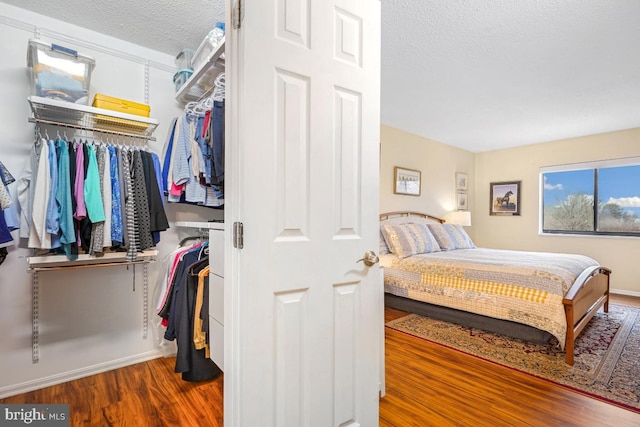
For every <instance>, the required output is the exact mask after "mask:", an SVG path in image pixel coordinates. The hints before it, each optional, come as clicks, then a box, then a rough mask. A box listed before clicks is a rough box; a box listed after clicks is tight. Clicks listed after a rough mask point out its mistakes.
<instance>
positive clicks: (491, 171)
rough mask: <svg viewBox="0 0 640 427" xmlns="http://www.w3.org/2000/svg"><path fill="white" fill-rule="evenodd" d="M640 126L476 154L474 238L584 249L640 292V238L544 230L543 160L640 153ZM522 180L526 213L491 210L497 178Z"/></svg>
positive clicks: (624, 285) (514, 245)
mask: <svg viewBox="0 0 640 427" xmlns="http://www.w3.org/2000/svg"><path fill="white" fill-rule="evenodd" d="M639 141H640V128H635V129H628V130H623V131H617V132H610V133H605V134H599V135H591V136H584V137H579V138H572V139H565V140H559V141H551V142H545V143H540V144H534V145H528V146H523V147H516V148H511V149H504V150H496V151H490V152H484V153H477V154H476V155H475V179H473V180H472V182H471V185H472V187H473V193H474V194H475V198H474V205H473V206H474V211H473V212H474V214H473V222H474V231H475V233H474V235H473V237H474V241H475V243H476V244H477V245H478V246H482V247H488V248H497V249H514V250H529V251H547V252H570V253H581V254H584V255H587V256H590V257H592V258H594V259H596V260H597V261H598V262H600V263H601V264H602V265H604V266H606V267H609V268H611V269H612V271H613V274H612V276H611V288H612V290H613V291H617V292H621V293H628V294H632V295H640V282H639V281H638V277H639V276H640V265H639V264H638V262H637V260H636V258H637V256H636V254H637V253H639V252H640V238H634V237H589V236H566V235H565V236H560V235H558V236H548V235H547V236H542V235H540V234H539V232H538V229H539V218H540V207H539V200H540V188H539V172H540V168H541V167H542V166H552V165H562V164H570V163H577V162H588V161H597V160H605V159H616V158H625V157H636V156H640V143H639ZM511 180H513V181H522V185H521V215H520V216H510V217H507V216H491V215H490V214H489V206H490V205H489V203H490V201H489V197H490V196H489V187H490V183H491V182H500V181H511Z"/></svg>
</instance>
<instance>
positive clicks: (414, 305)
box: [380, 212, 611, 365]
mask: <svg viewBox="0 0 640 427" xmlns="http://www.w3.org/2000/svg"><path fill="white" fill-rule="evenodd" d="M380 264H381V266H382V267H383V268H384V288H385V305H386V306H387V307H393V308H398V309H401V310H404V311H409V312H413V313H417V314H423V315H427V316H431V317H435V318H438V319H442V320H446V321H450V322H455V323H458V324H462V325H464V326H468V327H475V328H480V329H483V330H487V331H490V332H495V333H499V334H503V335H507V336H511V337H514V338H518V339H522V340H526V341H534V342H548V341H549V340H551V339H553V338H554V337H555V338H556V339H557V341H558V345H560V346H561V347H564V349H565V354H566V358H565V360H566V363H567V364H569V365H573V353H574V342H575V339H576V337H577V336H578V334H579V333H580V332H581V331H582V330H583V329H584V327H585V326H586V325H587V323H588V322H589V320H590V319H591V318H592V317H593V315H594V314H595V313H596V312H597V311H598V310H599V309H600V308H603V309H604V311H605V312H607V311H608V310H609V276H610V274H611V271H610V270H609V269H608V268H606V267H603V266H601V265H599V264H598V262H597V261H595V260H594V259H592V258H590V257H587V256H584V255H578V254H561V253H550V252H524V251H508V250H498V249H486V248H478V247H476V245H475V244H474V243H473V241H472V240H471V239H470V238H469V236H468V235H467V234H466V232H465V231H464V229H463V228H462V227H461V226H459V225H453V224H446V223H445V221H444V220H442V219H440V218H437V217H434V216H431V215H428V214H423V213H419V212H390V213H385V214H381V215H380Z"/></svg>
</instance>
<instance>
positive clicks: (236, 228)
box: [233, 222, 244, 249]
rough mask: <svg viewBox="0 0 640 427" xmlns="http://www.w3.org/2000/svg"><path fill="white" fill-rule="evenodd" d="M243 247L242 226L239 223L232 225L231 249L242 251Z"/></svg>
mask: <svg viewBox="0 0 640 427" xmlns="http://www.w3.org/2000/svg"><path fill="white" fill-rule="evenodd" d="M243 246H244V225H243V224H242V223H241V222H234V223H233V247H234V248H236V249H242V247H243Z"/></svg>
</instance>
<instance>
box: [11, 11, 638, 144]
mask: <svg viewBox="0 0 640 427" xmlns="http://www.w3.org/2000/svg"><path fill="white" fill-rule="evenodd" d="M1 1H3V2H4V3H8V4H12V5H14V6H18V7H22V8H25V9H28V10H32V11H34V12H38V13H40V14H43V15H48V16H51V17H53V18H57V19H60V20H63V21H67V22H71V23H73V24H76V25H81V26H83V27H86V28H90V29H93V30H95V31H98V32H100V33H105V34H109V35H111V36H113V37H117V38H120V39H124V40H127V41H130V42H133V43H136V44H139V45H142V46H146V47H149V48H152V49H155V50H158V51H161V52H165V53H169V54H171V55H175V54H177V53H178V52H179V51H180V50H181V49H182V48H184V47H192V48H195V47H197V46H198V45H199V43H200V41H201V40H202V38H203V37H204V35H205V34H206V33H207V32H208V31H209V30H210V29H211V28H212V27H213V25H214V24H215V22H216V21H218V20H221V19H223V17H224V2H223V0H189V1H179V0H146V1H144V2H142V1H136V0H56V1H51V0H22V1H20V0H1ZM639 22H640V1H638V0H517V1H515V0H474V1H471V0H431V1H428V0H382V108H381V114H382V117H381V120H382V123H383V124H386V125H390V126H393V127H396V128H399V129H403V130H406V131H408V132H411V133H414V134H417V135H421V136H424V137H427V138H430V139H433V140H436V141H440V142H443V143H446V144H450V145H454V146H458V147H461V148H464V149H467V150H469V151H474V152H480V151H487V150H493V149H500V148H505V147H510V146H516V145H523V144H531V143H537V142H544V141H551V140H556V139H562V138H570V137H576V136H583V135H592V134H597V133H603V132H609V131H614V130H620V129H628V128H633V127H640V55H639V54H638V46H640V24H639Z"/></svg>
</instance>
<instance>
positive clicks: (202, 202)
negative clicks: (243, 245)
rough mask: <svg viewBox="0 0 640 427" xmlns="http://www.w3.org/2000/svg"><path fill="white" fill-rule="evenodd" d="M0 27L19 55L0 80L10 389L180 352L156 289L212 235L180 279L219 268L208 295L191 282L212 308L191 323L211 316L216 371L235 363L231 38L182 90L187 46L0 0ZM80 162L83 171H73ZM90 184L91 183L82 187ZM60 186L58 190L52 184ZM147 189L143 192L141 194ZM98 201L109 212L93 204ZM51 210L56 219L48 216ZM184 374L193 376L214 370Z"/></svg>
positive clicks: (0, 199)
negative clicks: (171, 263)
mask: <svg viewBox="0 0 640 427" xmlns="http://www.w3.org/2000/svg"><path fill="white" fill-rule="evenodd" d="M222 16H224V15H222ZM214 23H215V19H213V17H212V22H211V26H213V25H214ZM0 31H1V32H2V34H3V40H4V41H3V42H2V43H3V44H4V46H5V47H6V53H7V55H5V60H4V61H3V63H2V64H0V71H2V73H3V75H4V76H5V77H6V78H5V79H3V81H0V86H2V87H3V88H4V92H5V101H3V102H2V103H0V110H1V111H2V113H3V115H4V117H5V118H6V122H5V124H4V125H3V126H2V127H1V128H0V133H3V135H4V136H3V139H4V143H3V149H2V150H0V151H1V153H0V161H1V163H0V177H1V178H2V182H1V185H0V293H2V295H3V299H5V301H10V302H8V303H7V304H6V306H5V308H4V309H3V314H1V315H0V320H2V321H3V323H5V324H11V325H12V333H10V336H9V337H8V339H7V340H5V344H4V345H3V348H2V350H0V356H2V358H3V360H6V361H7V365H6V366H5V367H6V371H7V374H6V375H3V378H2V379H0V397H3V396H11V395H14V394H19V393H21V392H24V391H28V390H33V389H37V388H41V387H46V386H47V385H52V384H56V383H59V382H64V381H69V380H71V379H74V378H78V377H81V376H87V375H91V374H93V373H97V372H100V371H102V370H111V369H116V368H118V367H121V366H126V365H130V364H133V363H138V362H142V361H145V360H148V359H150V358H155V357H158V356H159V355H168V354H167V353H166V352H165V351H164V350H166V349H168V348H171V349H172V350H177V347H178V346H180V348H183V344H184V342H182V340H181V338H184V335H181V334H179V333H178V334H177V336H176V339H174V341H173V342H171V341H168V340H164V338H163V340H164V341H166V343H167V344H166V348H160V344H159V343H158V339H157V338H158V337H159V336H160V335H159V334H157V333H156V332H157V331H158V327H157V326H158V325H159V326H161V327H163V328H164V326H162V325H161V322H162V321H163V320H165V319H163V318H162V317H161V316H160V315H159V313H158V305H157V303H158V299H157V298H156V297H157V294H158V292H159V288H160V287H161V286H162V285H161V280H162V277H161V276H163V275H164V274H165V267H166V265H167V261H168V254H170V253H173V252H174V249H176V245H177V244H178V243H179V242H180V240H181V239H182V238H183V237H184V236H193V237H194V238H195V240H189V241H186V242H184V243H183V244H182V245H179V244H178V246H180V247H181V248H183V249H186V248H187V247H188V248H190V249H194V248H195V245H196V243H197V242H202V243H205V242H206V246H207V251H206V256H200V257H198V259H197V261H199V262H201V264H200V265H199V267H201V269H198V270H195V269H194V268H189V267H193V266H190V265H184V267H183V270H184V271H185V274H186V276H182V278H183V279H185V278H189V280H191V279H192V278H193V279H197V278H206V281H203V282H202V283H201V285H206V287H204V288H200V292H198V288H197V285H198V284H200V283H198V282H197V281H194V282H190V281H189V280H187V281H185V283H188V284H189V285H191V284H192V283H193V284H194V285H195V286H196V287H195V288H194V289H195V292H194V293H193V294H192V293H191V292H190V291H189V292H186V291H187V290H189V289H190V288H188V287H185V288H184V290H185V295H186V296H187V297H189V298H190V300H189V301H191V302H193V303H194V304H195V298H197V299H198V301H199V303H198V308H200V306H204V308H205V311H202V310H201V312H202V313H207V314H206V315H205V316H204V318H202V317H200V316H194V315H193V314H191V315H190V319H189V321H190V322H191V321H195V320H196V318H199V319H200V321H201V325H204V326H205V328H208V329H204V330H203V329H202V326H201V327H200V331H201V332H203V331H204V333H205V335H204V336H205V341H206V342H207V347H209V349H207V350H206V354H205V353H203V354H205V356H206V360H208V361H209V362H206V361H205V362H204V363H203V364H204V365H205V366H211V365H213V366H214V367H213V369H209V368H207V369H209V372H210V373H212V374H215V375H218V374H219V373H220V371H221V370H222V369H223V367H224V360H223V356H224V349H223V345H224V329H223V327H222V325H223V324H224V319H223V316H224V310H223V301H224V289H223V287H224V282H223V277H224V272H223V264H224V254H223V251H224V249H223V248H224V234H225V225H224V223H223V222H222V221H223V218H224V203H225V198H224V156H225V152H224V120H225V114H224V103H225V101H224V100H225V73H224V71H225V59H224V49H225V48H224V41H222V43H220V44H219V45H217V46H216V48H215V49H211V50H210V51H205V54H204V56H202V58H201V62H200V63H199V64H198V65H197V66H196V67H195V68H194V69H193V70H192V72H190V73H189V78H187V79H186V80H185V81H184V82H183V83H182V84H181V86H180V87H179V88H177V89H176V88H175V85H174V83H175V82H172V79H171V77H172V76H173V75H174V73H175V72H176V68H177V67H176V65H175V64H174V58H175V53H174V54H173V55H172V54H171V53H164V52H160V51H154V50H152V49H149V48H146V47H143V46H138V45H133V44H131V43H129V42H126V41H123V40H115V39H113V38H111V37H109V36H108V35H105V34H99V33H97V32H94V31H93V30H91V29H84V28H82V27H79V26H77V25H74V24H67V23H63V22H61V21H56V20H52V19H50V18H49V17H47V16H44V15H38V14H35V13H31V12H27V11H25V10H21V9H18V8H17V7H12V6H8V5H5V4H3V3H0ZM54 45H55V46H54ZM76 49H77V50H76ZM48 57H50V58H48ZM51 58H53V59H55V61H53V60H52V61H51V62H47V61H49V59H51ZM91 58H93V59H91ZM25 59H26V61H25ZM59 60H62V61H65V62H72V63H73V64H74V66H78V67H80V66H81V67H83V70H82V71H81V72H80V74H79V75H80V77H77V76H76V77H72V79H69V78H66V77H64V79H62V80H61V78H60V76H59V75H58V74H56V73H55V72H54V71H57V70H53V69H52V68H56V67H59V66H60V65H59V64H60V62H59ZM92 60H95V64H94V63H92V62H91V61H92ZM78 82H80V83H78ZM131 100H133V101H131ZM140 107H142V108H140ZM179 148H181V149H182V150H181V151H179V150H178V149H179ZM125 160H126V161H125ZM79 161H82V164H79V163H78V162H79ZM90 165H91V166H90ZM96 166H97V167H96ZM125 168H127V170H125ZM81 170H82V173H83V179H76V177H77V176H79V175H78V174H77V172H80V171H81ZM112 172H113V175H112ZM87 173H88V177H89V179H88V181H87ZM116 177H117V178H118V182H117V183H116V182H115V180H114V178H116ZM125 177H126V178H127V179H129V181H126V180H123V178H125ZM138 177H144V178H145V179H144V180H140V181H134V178H138ZM40 178H42V179H40ZM54 181H55V182H54ZM80 181H82V184H86V183H87V182H89V183H90V185H88V186H86V187H85V186H84V185H83V188H81V189H80V188H78V189H76V182H78V184H79V183H80ZM125 181H126V182H125ZM118 184H119V185H120V186H119V185H118ZM54 185H56V186H57V188H60V189H61V190H60V191H57V190H56V191H52V189H53V187H54ZM89 187H90V188H89ZM63 188H66V189H68V190H69V191H62V189H63ZM91 189H92V190H91ZM115 189H117V191H115ZM129 189H130V190H131V191H132V195H131V196H130V195H128V194H127V191H128V190H129ZM77 191H80V192H81V193H82V195H83V196H84V195H85V191H86V192H88V195H89V199H90V200H89V203H88V204H87V200H85V205H84V209H85V210H84V211H78V209H77V208H78V206H77V202H78V199H77V195H78V194H80V193H77ZM98 192H99V193H100V196H97V194H98ZM116 194H117V195H118V196H119V197H116ZM143 194H144V196H146V197H147V200H146V203H143V202H140V203H138V204H137V205H136V204H135V200H136V199H137V197H136V196H138V195H140V198H141V200H142V196H143ZM151 194H153V199H151V197H150V195H151ZM43 195H47V197H46V198H44V199H43V198H42V196H43ZM155 195H158V197H157V198H156V197H155ZM34 196H37V197H36V198H34ZM109 196H110V197H109ZM98 199H100V202H101V210H100V209H94V208H95V206H94V205H95V203H94V202H97V200H98ZM34 200H35V201H34ZM128 200H132V201H133V203H132V204H131V206H130V209H129V211H127V201H128ZM116 201H119V203H120V204H119V205H117V204H116ZM54 211H56V212H57V216H56V217H55V218H54V217H52V216H48V215H47V214H51V213H52V212H54ZM83 212H84V214H83ZM34 217H37V220H36V221H35V222H34V221H33V219H34ZM114 218H118V219H119V221H120V222H119V223H118V224H119V225H116V224H115V223H114ZM128 220H133V221H131V222H128ZM147 220H148V221H147ZM214 221H220V222H214ZM109 222H110V223H109ZM147 222H148V223H149V224H147ZM147 227H148V228H147ZM145 230H147V231H145ZM201 255H202V254H201ZM205 267H206V268H205ZM203 272H205V273H208V274H205V273H203ZM199 273H202V274H200V275H199V276H198V274H199ZM170 284H171V283H170V282H165V283H164V284H163V285H164V286H169V285H170ZM162 289H163V290H167V288H162ZM178 289H180V287H179V286H178V287H175V288H172V290H178ZM205 289H206V292H205ZM176 296H178V297H182V293H180V295H177V294H176ZM176 301H179V299H177V300H176ZM176 308H177V307H176ZM191 308H192V309H193V310H195V305H194V306H193V307H191ZM166 320H167V321H168V320H170V316H169V317H167V319H166ZM178 324H180V322H178ZM180 325H181V326H185V325H184V324H180ZM167 326H168V324H167ZM190 329H192V332H191V333H192V334H193V325H192V327H191V328H190ZM161 332H162V335H161V336H162V337H164V332H165V330H162V331H161ZM196 336H197V337H200V338H199V339H200V342H202V335H201V334H199V333H196ZM191 338H193V337H192V336H190V337H188V338H187V339H188V340H189V341H191ZM199 345H200V344H198V346H199ZM172 346H175V349H174V348H173V347H172ZM80 350H81V351H80ZM197 350H200V348H197ZM171 355H176V352H175V351H174V353H173V354H171ZM179 355H180V356H182V355H183V352H180V354H179ZM184 372H185V375H184V376H183V377H184V379H185V380H186V381H195V380H204V379H206V378H207V377H208V375H196V373H197V369H196V370H191V369H187V370H186V371H184ZM180 378H181V377H180V375H177V376H176V380H177V381H180Z"/></svg>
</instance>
